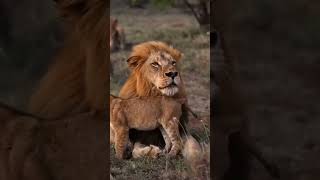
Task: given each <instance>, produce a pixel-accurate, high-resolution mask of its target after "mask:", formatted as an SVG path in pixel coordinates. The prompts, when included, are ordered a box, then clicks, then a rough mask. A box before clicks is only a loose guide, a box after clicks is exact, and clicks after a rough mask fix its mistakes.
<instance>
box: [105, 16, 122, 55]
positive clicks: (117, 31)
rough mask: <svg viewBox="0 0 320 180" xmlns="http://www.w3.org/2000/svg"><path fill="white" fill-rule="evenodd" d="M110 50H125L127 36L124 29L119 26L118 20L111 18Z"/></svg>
mask: <svg viewBox="0 0 320 180" xmlns="http://www.w3.org/2000/svg"><path fill="white" fill-rule="evenodd" d="M109 38H110V50H111V51H114V50H118V49H124V48H125V43H126V36H125V33H124V29H123V28H122V27H121V26H120V25H119V24H118V19H116V18H113V17H110V37H109Z"/></svg>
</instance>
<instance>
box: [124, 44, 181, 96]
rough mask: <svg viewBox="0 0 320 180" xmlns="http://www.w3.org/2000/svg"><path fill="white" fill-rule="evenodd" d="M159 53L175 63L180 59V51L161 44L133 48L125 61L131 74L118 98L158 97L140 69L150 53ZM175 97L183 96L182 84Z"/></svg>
mask: <svg viewBox="0 0 320 180" xmlns="http://www.w3.org/2000/svg"><path fill="white" fill-rule="evenodd" d="M159 51H162V52H166V53H168V54H170V55H171V56H172V57H173V58H174V59H175V60H177V61H179V60H180V59H181V57H182V53H181V52H180V51H178V50H177V49H174V48H173V47H171V46H168V45H167V44H165V43H163V42H158V41H149V42H145V43H141V44H138V45H136V46H134V47H133V49H132V52H131V54H130V56H129V58H128V60H127V63H128V66H129V67H130V69H131V70H132V72H131V74H130V76H129V78H128V79H127V81H126V83H125V84H124V86H123V87H122V89H121V91H120V97H122V98H130V97H136V96H155V95H160V94H159V93H160V92H159V91H157V90H154V88H153V85H152V83H151V82H149V81H148V80H147V79H146V78H145V77H144V75H143V73H142V72H141V69H140V68H141V66H142V65H143V64H144V63H145V62H146V60H147V59H148V57H149V56H150V55H151V54H152V53H154V52H159ZM176 96H185V91H184V87H183V83H182V84H181V86H180V90H179V93H178V94H177V95H176Z"/></svg>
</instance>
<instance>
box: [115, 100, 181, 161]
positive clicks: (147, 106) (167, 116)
mask: <svg viewBox="0 0 320 180" xmlns="http://www.w3.org/2000/svg"><path fill="white" fill-rule="evenodd" d="M183 101H184V100H183V99H174V98H171V97H166V96H154V97H137V98H130V99H121V98H119V97H115V96H112V95H110V128H111V129H112V130H113V133H114V135H115V149H116V156H117V157H118V158H120V159H123V158H124V152H125V148H126V145H127V143H128V137H129V129H137V130H142V131H146V130H154V129H156V128H160V130H161V133H162V135H163V138H164V140H165V143H166V145H165V151H166V152H169V151H170V152H169V156H171V157H172V156H175V155H177V154H178V153H179V151H180V150H181V147H182V144H181V138H180V134H179V121H178V119H179V118H180V116H181V113H182V112H181V105H182V104H183V103H184V102H183ZM171 145H172V146H171ZM170 148H171V149H170Z"/></svg>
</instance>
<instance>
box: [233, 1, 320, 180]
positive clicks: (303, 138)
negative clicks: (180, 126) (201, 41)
mask: <svg viewBox="0 0 320 180" xmlns="http://www.w3.org/2000/svg"><path fill="white" fill-rule="evenodd" d="M231 2H232V3H231V4H230V5H231V8H232V11H231V14H230V16H231V24H232V29H231V33H232V37H231V40H230V41H231V46H232V47H231V48H232V49H235V50H236V51H237V54H236V56H237V57H236V59H235V61H236V65H237V77H238V78H239V80H240V85H241V88H242V91H243V93H244V95H245V98H244V99H245V100H246V103H247V104H248V105H249V108H248V112H247V113H248V115H249V118H250V120H251V122H250V128H251V133H252V135H253V137H254V138H255V140H256V142H257V143H258V145H259V146H260V147H261V148H262V150H263V151H264V152H265V153H266V155H267V156H268V157H270V158H273V159H274V160H275V161H276V163H277V164H278V165H279V167H280V171H281V176H282V178H281V179H284V180H315V179H319V177H320V161H319V154H320V136H319V129H320V121H319V119H320V103H319V101H320V95H319V92H320V84H319V78H320V51H319V47H320V34H319V32H320V19H319V17H320V11H319V10H320V9H319V8H320V1H316V0H290V1H288V0H283V1H269V0H243V1H241V2H240V1H236V0H231ZM254 163H255V165H254V168H255V169H254V171H253V174H252V179H259V180H263V179H271V178H270V177H269V176H268V174H266V172H265V170H264V169H263V168H262V167H261V164H259V163H257V162H254Z"/></svg>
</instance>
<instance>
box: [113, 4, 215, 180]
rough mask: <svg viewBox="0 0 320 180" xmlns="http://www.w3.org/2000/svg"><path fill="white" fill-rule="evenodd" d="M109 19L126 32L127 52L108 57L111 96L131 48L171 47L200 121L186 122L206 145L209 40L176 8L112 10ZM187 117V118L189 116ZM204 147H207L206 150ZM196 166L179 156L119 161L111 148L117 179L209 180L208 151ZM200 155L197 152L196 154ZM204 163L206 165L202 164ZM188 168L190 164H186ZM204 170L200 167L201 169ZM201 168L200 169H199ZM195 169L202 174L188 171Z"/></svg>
mask: <svg viewBox="0 0 320 180" xmlns="http://www.w3.org/2000/svg"><path fill="white" fill-rule="evenodd" d="M112 11H113V12H111V15H112V16H115V17H117V18H118V19H119V23H121V25H122V26H124V28H125V30H126V36H127V41H128V43H129V45H128V47H127V48H126V49H125V50H123V51H118V52H114V53H112V54H111V62H112V65H113V73H112V75H111V79H110V80H111V93H113V94H118V92H119V89H120V88H121V86H122V85H123V83H124V82H125V80H126V78H127V76H128V73H129V71H128V68H127V65H126V58H127V57H128V54H129V53H130V48H131V45H135V44H137V43H140V42H144V41H150V40H159V41H164V42H166V43H169V44H171V45H173V46H174V47H175V48H177V49H179V50H181V51H182V52H183V53H184V57H183V61H182V63H181V64H179V65H180V67H181V72H182V78H183V79H184V81H185V84H186V87H187V89H186V90H187V93H188V96H189V103H190V106H191V108H192V109H193V110H194V111H195V112H196V113H197V114H198V115H200V119H202V121H201V122H200V120H196V119H192V118H191V120H190V125H191V128H192V130H191V133H192V134H193V135H194V137H195V138H196V139H197V140H199V142H201V143H202V144H208V143H209V138H210V131H209V117H210V113H209V111H210V106H209V105H210V100H209V99H210V84H209V82H210V76H209V75H210V69H209V68H210V65H209V64H210V61H209V59H210V57H209V54H210V53H209V36H208V35H207V34H206V32H203V31H201V30H200V29H199V28H198V25H197V22H196V21H195V20H194V18H193V16H192V15H187V14H185V13H184V12H181V11H179V10H176V9H169V10H167V11H158V10H152V9H151V10H150V9H149V10H148V9H144V10H141V9H139V10H135V9H126V8H121V9H118V8H112ZM190 117H191V116H190ZM206 147H207V146H206ZM203 150H204V151H205V152H206V153H201V157H203V158H199V159H205V160H204V161H201V162H198V161H197V162H196V161H193V160H192V162H194V164H192V163H191V166H189V165H188V166H187V165H186V162H185V160H184V159H183V158H182V157H177V158H175V159H168V158H166V157H165V156H162V157H160V158H158V159H148V158H143V159H134V160H118V159H116V158H115V157H114V150H113V148H112V147H111V155H110V157H111V174H112V175H113V176H114V177H115V178H116V179H117V180H118V179H197V178H198V179H199V178H200V177H201V179H209V178H208V175H209V171H208V169H209V162H208V159H206V158H207V155H208V153H207V152H209V151H208V148H203ZM201 151H202V149H201ZM203 162H205V163H203ZM188 163H190V162H188ZM200 164H201V165H204V166H203V167H201V165H200ZM199 165H200V166H199ZM195 167H197V168H199V167H200V169H201V173H200V171H199V172H196V171H192V170H190V168H191V169H194V168H195Z"/></svg>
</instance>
